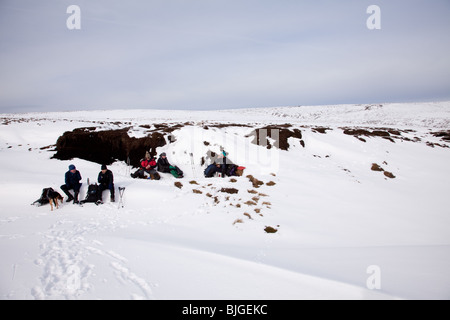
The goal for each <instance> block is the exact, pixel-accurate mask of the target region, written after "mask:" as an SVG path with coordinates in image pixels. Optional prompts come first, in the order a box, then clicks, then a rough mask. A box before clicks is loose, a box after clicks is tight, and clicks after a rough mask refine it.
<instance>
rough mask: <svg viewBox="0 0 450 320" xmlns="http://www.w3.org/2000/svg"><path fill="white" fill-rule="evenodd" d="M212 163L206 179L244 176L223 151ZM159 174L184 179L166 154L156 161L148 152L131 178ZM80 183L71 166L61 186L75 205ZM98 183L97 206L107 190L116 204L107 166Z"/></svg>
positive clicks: (206, 172) (159, 177) (76, 172)
mask: <svg viewBox="0 0 450 320" xmlns="http://www.w3.org/2000/svg"><path fill="white" fill-rule="evenodd" d="M212 162H213V163H212V164H211V165H209V166H208V167H207V168H206V169H205V172H204V175H205V177H206V178H211V177H214V176H216V175H219V176H221V177H223V178H225V176H240V175H242V171H243V170H244V169H245V168H244V167H239V166H237V165H235V164H233V163H231V162H230V161H229V160H228V159H227V154H226V152H225V151H222V154H220V155H219V157H215V158H214V159H212ZM158 172H161V173H170V174H172V175H173V176H174V177H175V178H183V171H181V169H180V168H178V167H177V166H173V165H172V164H170V162H169V160H168V159H167V154H166V153H164V152H163V153H161V155H160V156H159V159H158V160H156V158H155V157H152V156H151V155H150V152H148V151H147V152H146V154H145V158H144V159H142V160H141V166H140V168H139V169H138V170H137V171H136V172H134V173H132V174H131V177H132V178H141V179H151V180H159V179H161V176H160V175H159V173H158ZM80 181H81V174H80V172H79V171H78V170H77V169H76V167H75V166H74V165H73V164H71V165H70V166H69V171H67V172H66V175H65V184H63V185H62V186H61V190H62V191H63V192H64V193H65V194H66V195H67V197H68V198H67V202H70V201H73V203H79V200H78V196H79V193H80V188H81V185H82V184H81V182H80ZM97 182H98V191H97V201H96V202H97V204H99V203H103V199H102V194H103V191H105V190H110V191H111V202H115V192H114V175H113V173H112V171H111V170H109V169H108V168H107V166H106V165H102V166H101V171H100V173H99V174H98V178H97ZM70 190H73V193H74V194H73V195H72V194H71V193H70V192H69V191H70Z"/></svg>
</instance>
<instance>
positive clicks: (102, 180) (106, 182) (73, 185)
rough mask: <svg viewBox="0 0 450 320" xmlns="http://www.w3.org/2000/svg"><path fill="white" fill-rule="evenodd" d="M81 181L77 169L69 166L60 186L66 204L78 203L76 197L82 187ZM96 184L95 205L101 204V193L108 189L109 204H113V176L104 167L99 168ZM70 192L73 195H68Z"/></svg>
mask: <svg viewBox="0 0 450 320" xmlns="http://www.w3.org/2000/svg"><path fill="white" fill-rule="evenodd" d="M81 179H82V178H81V173H80V171H78V170H77V168H76V167H75V166H74V165H73V164H71V165H70V166H69V171H67V172H66V175H65V184H63V185H62V186H61V190H62V191H63V192H64V193H65V194H66V195H67V200H66V201H67V202H70V201H73V203H74V204H77V203H80V201H79V200H78V196H79V194H80V189H81V185H82V183H81V182H80V181H81ZM97 182H98V189H97V195H96V197H97V200H96V202H97V204H98V203H103V200H102V198H103V197H102V194H103V191H105V190H108V189H109V190H110V191H111V202H115V192H114V175H113V173H112V171H111V170H109V169H108V168H107V166H106V165H102V166H101V171H100V172H99V174H98V178H97ZM70 190H73V195H72V194H71V193H70Z"/></svg>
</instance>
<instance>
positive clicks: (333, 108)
mask: <svg viewBox="0 0 450 320" xmlns="http://www.w3.org/2000/svg"><path fill="white" fill-rule="evenodd" d="M236 115H239V116H238V117H236ZM0 118H2V119H11V118H13V119H18V118H21V119H24V120H26V119H32V118H40V119H47V120H52V119H53V120H62V119H68V120H69V119H70V121H76V120H78V121H102V120H103V121H109V122H112V121H129V122H130V123H137V124H139V123H146V122H148V121H152V123H155V122H156V123H157V122H167V121H170V122H182V121H197V122H201V121H208V122H211V121H218V122H230V121H232V122H235V123H250V124H252V123H267V122H273V123H286V122H289V123H292V124H298V125H300V124H301V125H326V126H377V127H380V126H387V127H396V128H408V127H415V128H430V129H431V128H437V129H446V128H450V101H444V102H426V103H425V102H424V103H385V104H347V105H324V106H297V107H270V108H249V109H229V110H227V109H224V110H213V111H194V110H190V111H185V110H153V109H132V110H97V111H72V112H45V113H37V112H36V113H23V114H0Z"/></svg>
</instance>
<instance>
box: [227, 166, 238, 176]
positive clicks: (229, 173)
mask: <svg viewBox="0 0 450 320" xmlns="http://www.w3.org/2000/svg"><path fill="white" fill-rule="evenodd" d="M237 168H238V166H237V165H235V164H230V165H229V166H228V168H227V176H229V177H232V176H235V175H236V170H237Z"/></svg>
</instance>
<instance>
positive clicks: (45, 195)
mask: <svg viewBox="0 0 450 320" xmlns="http://www.w3.org/2000/svg"><path fill="white" fill-rule="evenodd" d="M54 192H55V190H53V189H52V188H44V189H42V194H41V197H40V198H39V199H37V200H36V201H35V202H33V203H32V205H34V204H37V205H39V206H43V205H44V204H48V203H49V200H48V198H49V197H48V195H49V194H50V193H54Z"/></svg>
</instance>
